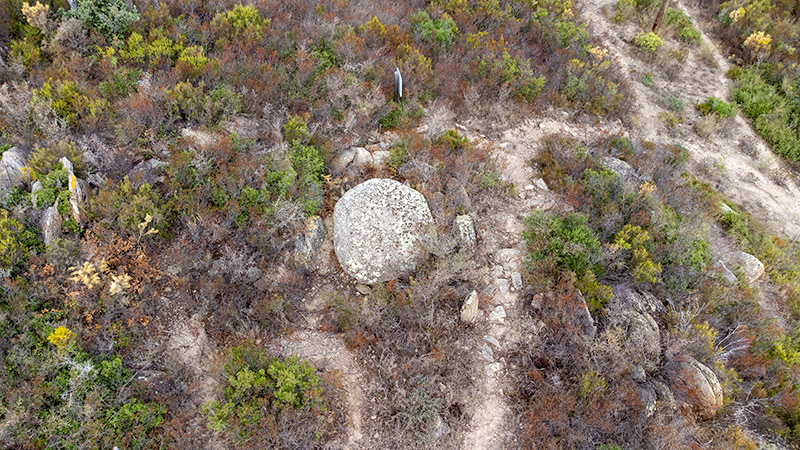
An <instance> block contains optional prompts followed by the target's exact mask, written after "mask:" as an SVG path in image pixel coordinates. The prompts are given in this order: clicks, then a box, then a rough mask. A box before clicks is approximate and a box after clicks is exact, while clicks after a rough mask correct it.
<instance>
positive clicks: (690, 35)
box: [664, 8, 701, 43]
mask: <svg viewBox="0 0 800 450" xmlns="http://www.w3.org/2000/svg"><path fill="white" fill-rule="evenodd" d="M664 24H665V25H667V26H673V27H675V28H677V29H678V38H679V39H680V40H682V41H684V42H688V43H697V42H700V39H701V35H700V32H699V31H697V29H696V28H695V27H694V24H693V23H692V19H690V18H689V16H687V15H686V13H684V12H683V11H681V10H679V9H674V8H667V11H666V12H665V13H664Z"/></svg>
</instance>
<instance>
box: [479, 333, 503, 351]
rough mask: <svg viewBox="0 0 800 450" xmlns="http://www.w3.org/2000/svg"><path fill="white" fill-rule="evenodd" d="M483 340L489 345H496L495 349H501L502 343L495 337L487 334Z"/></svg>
mask: <svg viewBox="0 0 800 450" xmlns="http://www.w3.org/2000/svg"><path fill="white" fill-rule="evenodd" d="M483 340H484V341H486V342H488V343H490V344H492V345H494V346H495V347H497V348H498V349H499V348H500V341H498V340H497V339H495V337H494V336H489V335H488V334H487V335H486V336H484V337H483Z"/></svg>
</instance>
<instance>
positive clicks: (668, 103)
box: [659, 95, 685, 112]
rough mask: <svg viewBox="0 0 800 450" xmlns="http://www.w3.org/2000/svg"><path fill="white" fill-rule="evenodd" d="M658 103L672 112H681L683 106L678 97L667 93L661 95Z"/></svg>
mask: <svg viewBox="0 0 800 450" xmlns="http://www.w3.org/2000/svg"><path fill="white" fill-rule="evenodd" d="M659 103H660V104H661V106H663V107H664V108H666V109H668V110H670V111H674V112H683V109H684V108H685V105H684V103H683V100H681V99H679V98H678V97H675V96H673V95H668V96H666V97H662V98H661V99H660V100H659Z"/></svg>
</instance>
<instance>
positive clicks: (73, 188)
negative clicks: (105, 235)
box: [58, 156, 86, 224]
mask: <svg viewBox="0 0 800 450" xmlns="http://www.w3.org/2000/svg"><path fill="white" fill-rule="evenodd" d="M58 162H60V163H61V166H62V167H63V168H64V170H66V172H67V186H68V187H69V206H70V209H71V210H72V220H74V221H75V222H78V223H79V224H83V214H82V213H81V205H83V203H84V202H86V189H84V185H85V182H84V181H83V180H79V179H78V177H76V176H75V169H74V166H73V165H72V161H70V160H69V159H68V158H67V157H66V156H64V157H62V158H61V159H59V160H58Z"/></svg>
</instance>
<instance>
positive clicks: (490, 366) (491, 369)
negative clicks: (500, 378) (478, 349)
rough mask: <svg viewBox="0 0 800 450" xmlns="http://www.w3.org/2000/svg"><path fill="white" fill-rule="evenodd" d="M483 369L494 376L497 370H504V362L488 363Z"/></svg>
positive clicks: (488, 374)
mask: <svg viewBox="0 0 800 450" xmlns="http://www.w3.org/2000/svg"><path fill="white" fill-rule="evenodd" d="M483 370H484V371H485V372H486V375H487V376H490V377H493V376H494V375H495V374H496V373H497V372H500V371H501V370H503V364H501V363H499V362H493V363H490V364H486V365H485V366H484V367H483Z"/></svg>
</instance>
